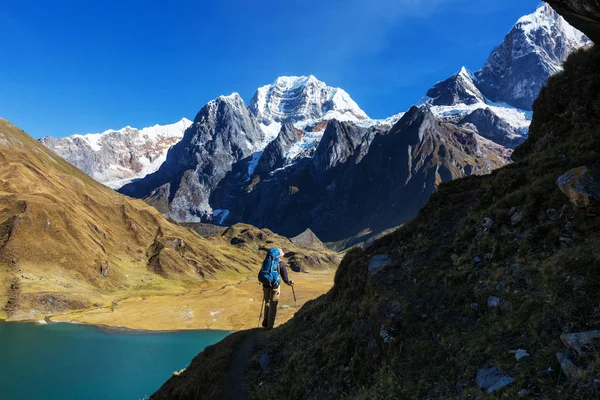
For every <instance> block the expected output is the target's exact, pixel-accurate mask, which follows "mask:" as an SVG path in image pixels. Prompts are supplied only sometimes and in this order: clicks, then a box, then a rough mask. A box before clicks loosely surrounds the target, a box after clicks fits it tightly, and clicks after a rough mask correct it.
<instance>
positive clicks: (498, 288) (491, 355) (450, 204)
mask: <svg viewBox="0 0 600 400" xmlns="http://www.w3.org/2000/svg"><path fill="white" fill-rule="evenodd" d="M599 93H600V51H599V50H598V49H597V48H593V49H592V50H589V51H580V52H579V53H577V54H574V55H573V56H571V57H570V59H569V60H568V62H567V63H566V66H565V72H564V73H562V74H560V75H558V76H556V77H554V78H551V80H550V81H549V83H548V85H547V87H545V88H544V89H543V90H542V93H541V94H540V97H539V99H538V100H537V101H536V103H535V105H534V117H533V118H534V121H533V124H532V126H531V133H530V139H529V140H528V141H527V142H526V143H525V144H524V145H522V146H521V147H520V148H518V149H517V151H516V152H515V159H516V163H514V164H513V165H510V166H507V167H504V168H502V169H499V170H496V171H494V172H493V173H492V174H491V175H487V176H474V177H469V178H465V179H460V180H457V181H453V182H450V183H445V184H442V185H441V186H440V189H439V191H438V192H437V193H435V194H434V195H433V196H432V197H431V199H430V201H429V202H428V204H427V205H426V206H425V207H424V208H423V210H421V212H420V213H419V215H418V216H417V217H416V218H415V219H414V220H412V221H411V222H410V223H408V224H406V225H405V226H403V227H402V228H400V229H399V230H397V231H395V232H394V233H392V234H390V235H387V236H385V237H384V238H382V239H380V240H378V241H376V242H375V243H374V244H373V245H372V246H370V247H369V248H367V249H366V250H360V249H353V250H352V251H350V252H349V253H347V254H346V256H345V257H344V260H343V261H342V264H341V266H340V268H339V269H338V271H337V274H336V278H335V285H334V287H333V289H332V290H331V291H330V292H329V293H327V294H326V295H324V296H322V297H320V298H318V299H317V300H314V301H312V302H309V303H308V304H307V305H306V306H305V307H303V308H302V309H301V310H300V312H299V313H297V314H296V316H295V317H294V318H293V319H291V320H290V321H289V322H288V323H287V324H285V325H283V326H282V327H280V328H278V329H275V330H273V331H270V332H261V333H259V334H257V335H256V340H257V343H256V345H255V346H254V348H253V350H252V355H251V358H250V362H249V364H248V371H247V377H246V389H247V391H248V398H251V399H259V398H260V399H263V400H264V399H277V398H279V399H280V398H294V399H323V398H332V399H338V398H349V399H398V398H400V399H404V398H420V399H451V398H452V399H454V398H465V399H466V398H496V397H502V398H529V399H532V398H540V399H547V398H562V399H564V398H569V399H571V398H573V399H589V398H597V396H598V393H599V391H600V387H598V382H599V381H600V351H599V350H598V349H600V347H598V346H595V347H591V348H586V349H584V350H583V351H582V352H580V353H577V352H574V351H572V350H569V349H568V348H567V347H566V346H565V344H563V343H562V341H561V338H560V336H561V334H563V333H567V332H582V331H590V330H593V329H600V206H599V204H598V202H594V201H592V202H591V204H590V205H588V206H587V207H582V208H579V207H576V206H574V205H573V203H571V201H570V199H569V197H567V196H566V195H565V194H564V193H562V192H561V191H560V190H559V188H558V186H557V185H556V180H557V178H558V177H559V176H561V175H562V174H564V173H565V172H567V171H569V170H570V169H572V168H576V167H581V166H586V167H588V169H589V170H590V171H591V174H592V176H596V177H598V176H600V175H597V174H598V171H600V97H599V96H598V94H599ZM599 180H600V179H597V180H596V182H598V181H599ZM247 334H248V332H244V333H239V334H236V335H234V336H232V337H230V338H229V340H228V342H225V343H223V344H220V345H216V346H214V347H211V348H209V349H207V351H206V352H205V353H203V354H201V355H199V356H198V357H197V358H196V359H195V360H194V361H193V362H192V364H191V365H190V367H189V368H188V369H187V370H186V371H185V372H184V373H182V374H181V375H179V376H177V377H173V378H172V379H171V380H170V381H169V382H167V383H166V384H165V386H164V387H163V388H162V389H161V390H160V391H159V392H157V393H156V395H155V397H154V398H158V399H160V398H171V399H173V398H179V399H192V398H196V397H198V396H200V394H201V393H216V392H218V387H219V385H220V384H221V382H220V381H219V379H205V380H200V379H199V378H198V377H199V376H203V375H202V374H204V373H205V372H209V371H205V368H206V366H207V365H216V366H218V368H222V369H223V370H222V371H220V372H221V374H220V376H223V374H226V371H225V370H226V369H227V368H228V367H229V365H230V364H228V360H229V362H230V361H231V360H232V358H231V357H230V355H229V354H230V353H229V352H228V351H230V349H229V347H230V346H233V345H235V346H238V345H239V343H237V342H236V341H239V340H242V339H244V337H243V335H247ZM236 343H237V344H236ZM596 344H598V343H596ZM228 346H229V347H228ZM519 349H521V350H525V351H526V352H527V353H528V354H529V356H527V357H524V358H522V359H520V360H516V357H515V354H516V351H517V350H519ZM558 352H563V353H565V354H566V355H567V357H568V358H569V359H570V360H571V361H572V362H573V364H574V366H575V367H576V368H578V370H577V373H576V374H572V375H571V377H566V376H565V373H563V372H562V370H561V366H560V364H559V362H558V360H557V353H558ZM228 357H229V358H228ZM261 364H262V365H261ZM491 367H498V368H500V369H501V370H502V371H503V374H505V375H506V376H507V377H510V378H512V379H514V382H512V383H511V384H509V385H508V386H507V387H505V388H503V389H500V390H499V391H496V392H494V393H492V394H486V392H485V391H483V390H482V389H480V388H479V387H478V383H477V376H478V374H480V371H483V370H485V369H488V368H491ZM214 375H215V374H214V370H213V371H212V375H207V376H209V377H210V376H214ZM215 398H217V397H215Z"/></svg>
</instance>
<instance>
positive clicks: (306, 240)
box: [290, 229, 323, 248]
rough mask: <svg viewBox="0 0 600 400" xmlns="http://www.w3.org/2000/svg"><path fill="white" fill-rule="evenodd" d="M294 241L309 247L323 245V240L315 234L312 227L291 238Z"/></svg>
mask: <svg viewBox="0 0 600 400" xmlns="http://www.w3.org/2000/svg"><path fill="white" fill-rule="evenodd" d="M290 240H291V241H292V243H294V244H296V245H298V246H301V247H308V248H315V247H316V248H321V247H323V242H321V240H319V238H318V237H317V235H315V234H314V232H313V231H311V230H310V229H306V230H305V231H304V232H302V233H301V234H299V235H298V236H295V237H293V238H291V239H290Z"/></svg>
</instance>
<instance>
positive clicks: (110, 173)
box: [40, 118, 192, 189]
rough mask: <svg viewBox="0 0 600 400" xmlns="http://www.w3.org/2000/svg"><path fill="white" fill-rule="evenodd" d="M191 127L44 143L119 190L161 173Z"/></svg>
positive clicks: (109, 132)
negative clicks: (147, 176) (157, 172)
mask: <svg viewBox="0 0 600 400" xmlns="http://www.w3.org/2000/svg"><path fill="white" fill-rule="evenodd" d="M191 124H192V121H190V120H189V119H186V118H183V119H181V120H180V121H178V122H176V123H174V124H170V125H155V126H151V127H148V128H143V129H136V128H132V127H130V126H127V127H125V128H122V129H119V130H107V131H105V132H102V133H90V134H87V135H73V136H69V137H63V138H54V137H50V136H48V137H44V138H42V139H40V142H41V143H42V144H44V145H45V146H46V147H48V148H50V149H51V150H53V151H54V152H55V153H57V154H58V155H59V156H61V157H62V158H64V159H65V160H67V161H69V162H70V163H71V164H73V165H75V166H76V167H78V168H79V169H81V170H82V171H84V172H85V173H86V174H88V175H89V176H91V177H92V178H94V179H95V180H97V181H99V182H102V183H104V184H105V185H107V186H110V187H112V188H113V189H117V188H119V187H121V186H123V185H124V184H126V183H128V182H130V181H132V180H134V179H139V178H143V177H144V176H146V175H148V174H151V173H152V172H155V171H156V170H158V168H159V167H160V166H161V165H162V163H163V162H164V161H165V159H166V157H167V151H168V150H169V148H170V147H171V146H173V145H174V144H175V143H177V142H179V141H180V140H181V138H182V137H183V132H184V131H185V130H186V129H187V128H188V127H189V126H190V125H191Z"/></svg>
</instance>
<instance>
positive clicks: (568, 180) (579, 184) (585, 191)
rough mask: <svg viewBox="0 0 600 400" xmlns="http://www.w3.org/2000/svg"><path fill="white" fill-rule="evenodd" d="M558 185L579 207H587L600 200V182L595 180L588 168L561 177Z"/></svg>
mask: <svg viewBox="0 0 600 400" xmlns="http://www.w3.org/2000/svg"><path fill="white" fill-rule="evenodd" d="M556 184H557V185H558V188H559V189H560V190H561V191H562V192H563V193H564V194H566V195H567V196H569V199H571V202H572V203H573V204H575V205H576V206H577V207H587V206H589V205H590V201H592V200H595V201H599V200H600V180H598V179H594V176H593V175H592V173H591V172H590V171H589V170H588V168H587V167H578V168H574V169H572V170H570V171H567V172H566V173H565V174H563V175H561V176H560V177H559V178H558V179H557V180H556Z"/></svg>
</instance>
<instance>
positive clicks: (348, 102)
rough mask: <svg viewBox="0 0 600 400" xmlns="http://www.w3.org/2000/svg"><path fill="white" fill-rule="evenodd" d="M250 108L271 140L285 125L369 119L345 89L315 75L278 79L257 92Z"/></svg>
mask: <svg viewBox="0 0 600 400" xmlns="http://www.w3.org/2000/svg"><path fill="white" fill-rule="evenodd" d="M249 107H250V110H251V111H252V113H253V114H254V115H255V116H256V118H258V121H259V123H260V124H261V127H262V128H263V130H264V131H265V133H266V134H267V136H269V137H271V138H274V137H275V136H276V135H277V134H278V133H279V130H280V129H281V124H282V123H284V122H292V123H294V124H295V125H299V124H303V125H309V124H311V123H313V124H314V123H316V122H318V121H322V120H330V119H334V118H335V119H338V120H341V121H360V120H368V119H369V117H368V116H367V114H366V113H365V112H364V111H363V110H361V109H360V107H359V106H358V104H356V102H355V101H354V100H352V98H351V97H350V95H349V94H348V93H347V92H346V91H345V90H343V89H340V88H334V87H331V86H327V84H326V83H325V82H322V81H320V80H318V79H317V78H315V77H314V76H312V75H309V76H281V77H279V78H277V79H276V80H275V82H273V83H272V84H270V85H266V86H262V87H260V88H259V89H258V90H257V91H256V93H255V94H254V96H253V97H252V100H250V106H249Z"/></svg>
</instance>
